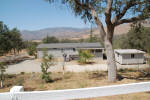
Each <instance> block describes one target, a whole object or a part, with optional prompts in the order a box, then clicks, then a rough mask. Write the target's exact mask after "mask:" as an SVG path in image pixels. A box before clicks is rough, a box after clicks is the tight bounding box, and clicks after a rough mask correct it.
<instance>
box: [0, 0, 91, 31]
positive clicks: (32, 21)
mask: <svg viewBox="0 0 150 100" xmlns="http://www.w3.org/2000/svg"><path fill="white" fill-rule="evenodd" d="M0 21H3V22H4V24H6V25H7V26H8V27H9V28H10V29H11V28H14V27H17V28H18V29H20V30H25V29H27V30H37V29H42V28H48V27H75V28H85V27H90V25H88V24H85V23H84V22H83V20H81V19H80V17H75V16H74V14H73V13H72V12H71V10H69V9H67V7H63V6H61V5H56V4H53V5H52V4H49V3H47V2H46V1H44V0H0Z"/></svg>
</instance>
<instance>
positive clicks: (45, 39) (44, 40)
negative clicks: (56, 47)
mask: <svg viewBox="0 0 150 100" xmlns="http://www.w3.org/2000/svg"><path fill="white" fill-rule="evenodd" d="M42 41H43V43H58V42H59V40H58V39H57V38H56V37H53V36H52V37H50V36H47V37H46V38H44V39H43V40H42Z"/></svg>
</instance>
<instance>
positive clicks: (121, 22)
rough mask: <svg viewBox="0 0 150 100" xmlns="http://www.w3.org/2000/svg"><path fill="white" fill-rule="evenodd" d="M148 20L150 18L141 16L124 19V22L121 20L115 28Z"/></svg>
mask: <svg viewBox="0 0 150 100" xmlns="http://www.w3.org/2000/svg"><path fill="white" fill-rule="evenodd" d="M146 18H149V17H143V16H142V15H139V16H137V17H132V18H130V19H122V20H119V21H118V22H116V23H115V26H117V25H120V24H123V23H131V22H135V21H140V20H144V19H146Z"/></svg>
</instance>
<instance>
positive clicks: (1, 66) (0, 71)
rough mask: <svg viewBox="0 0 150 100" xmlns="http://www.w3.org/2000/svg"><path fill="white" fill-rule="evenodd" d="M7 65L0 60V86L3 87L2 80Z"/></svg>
mask: <svg viewBox="0 0 150 100" xmlns="http://www.w3.org/2000/svg"><path fill="white" fill-rule="evenodd" d="M6 68H7V65H6V64H4V63H2V62H0V80H1V88H3V81H4V79H5V77H4V72H5V71H6Z"/></svg>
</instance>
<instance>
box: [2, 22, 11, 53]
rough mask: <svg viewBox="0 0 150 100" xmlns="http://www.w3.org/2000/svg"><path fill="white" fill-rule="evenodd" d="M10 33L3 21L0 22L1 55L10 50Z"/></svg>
mask: <svg viewBox="0 0 150 100" xmlns="http://www.w3.org/2000/svg"><path fill="white" fill-rule="evenodd" d="M10 38H11V34H10V32H9V29H8V28H7V26H6V25H5V24H3V22H0V53H1V54H2V55H3V54H5V53H8V52H9V51H10V50H11V40H10Z"/></svg>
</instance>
